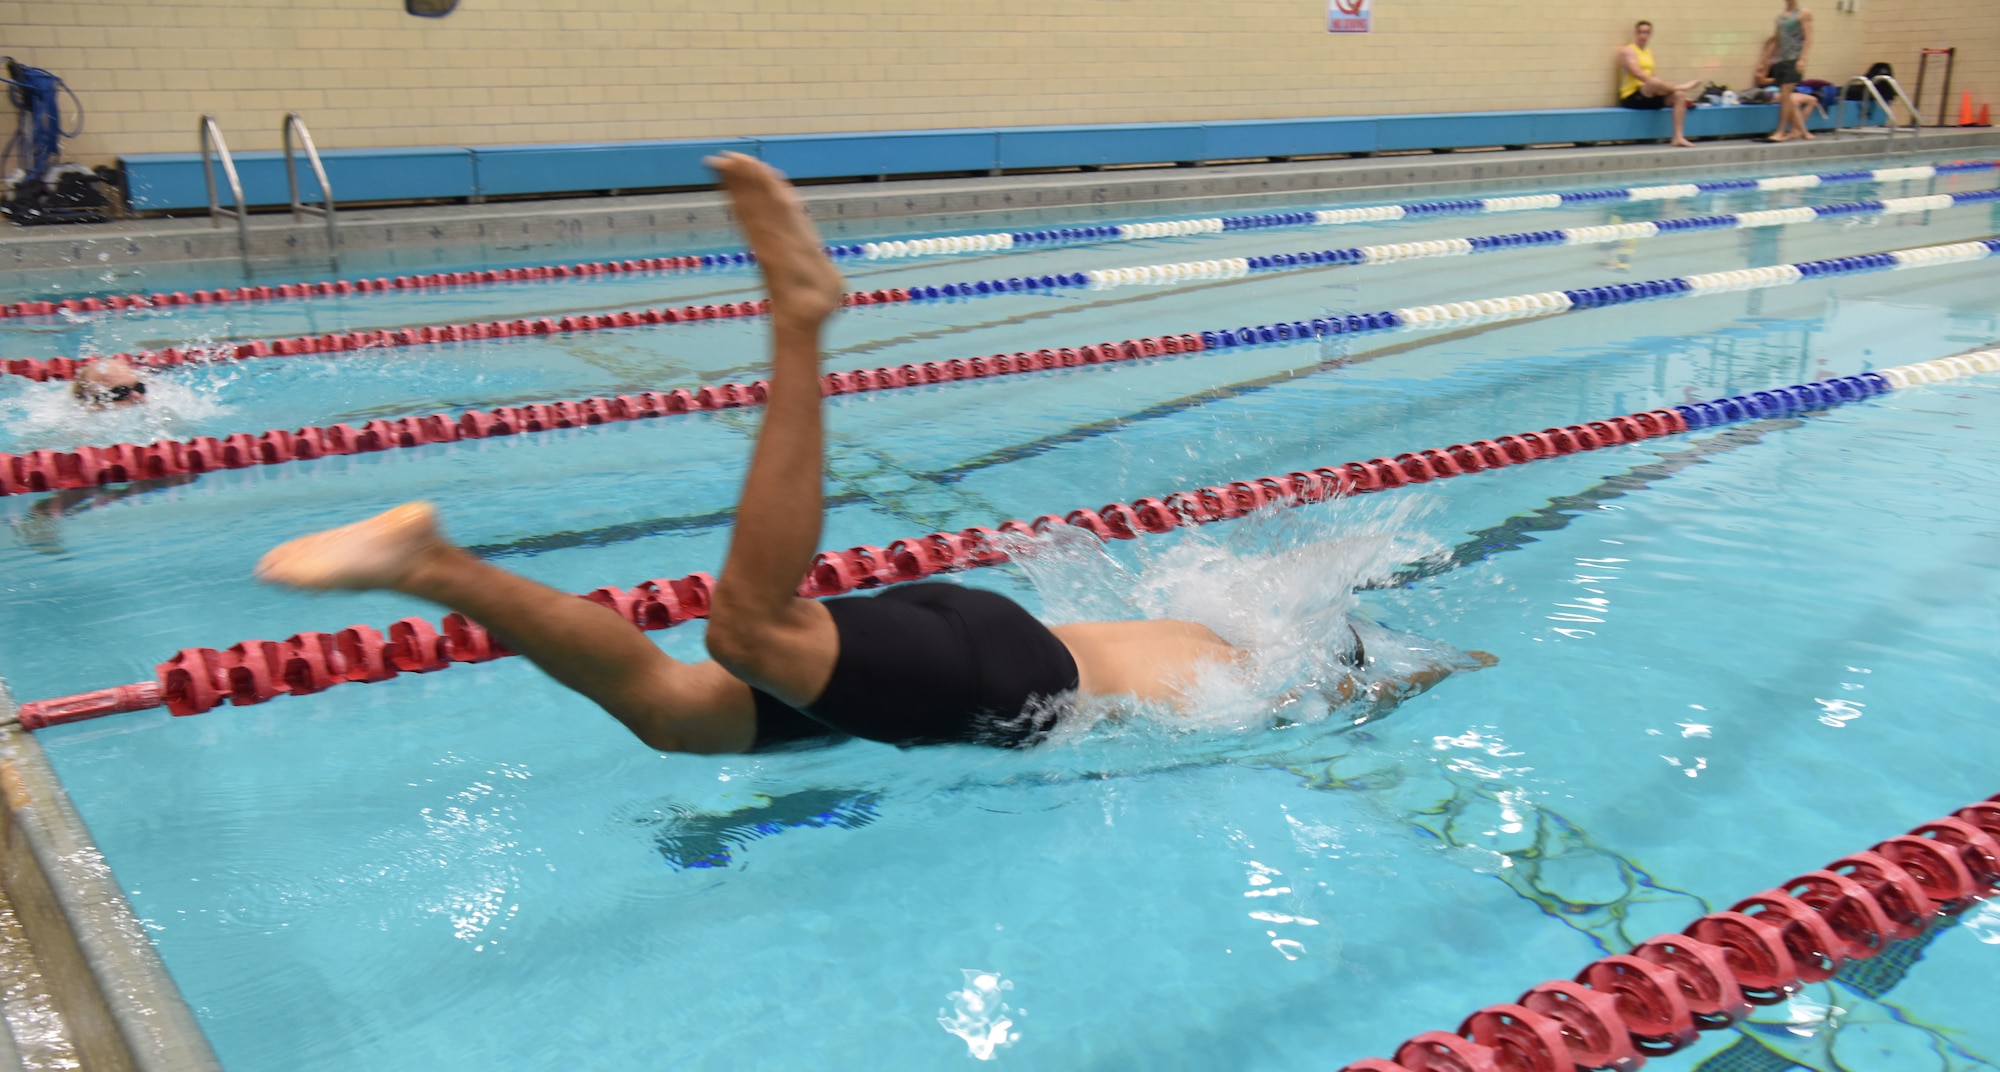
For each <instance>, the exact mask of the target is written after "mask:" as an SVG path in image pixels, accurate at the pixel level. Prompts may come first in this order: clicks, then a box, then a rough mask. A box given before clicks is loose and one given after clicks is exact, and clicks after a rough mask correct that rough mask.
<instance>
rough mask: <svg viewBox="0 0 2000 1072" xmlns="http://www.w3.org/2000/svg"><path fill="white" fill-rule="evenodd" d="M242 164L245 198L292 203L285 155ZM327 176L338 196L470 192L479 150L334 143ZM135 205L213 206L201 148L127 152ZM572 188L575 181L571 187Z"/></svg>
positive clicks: (304, 174) (302, 185)
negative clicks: (204, 182)
mask: <svg viewBox="0 0 2000 1072" xmlns="http://www.w3.org/2000/svg"><path fill="white" fill-rule="evenodd" d="M235 155H236V171H237V174H238V176H239V177H240V178H241V179H242V180H243V199H244V200H245V201H246V202H248V203H249V204H252V205H284V204H289V203H290V198H289V197H288V196H287V195H286V191H285V163H284V154H283V153H277V152H255V153H237V154H235ZM320 159H321V160H322V161H324V162H325V164H326V179H327V181H328V182H330V183H332V184H333V196H334V197H335V198H336V199H338V200H339V201H404V200H418V199H428V198H441V197H469V196H471V195H472V193H473V174H472V150H470V149H460V148H456V147H448V146H447V147H431V148H414V149H328V150H325V151H323V152H321V153H320ZM297 160H298V167H299V192H300V196H302V197H305V198H306V199H308V200H310V199H313V198H316V197H317V196H318V194H319V184H318V183H317V182H315V181H314V180H313V178H312V168H311V167H310V166H308V165H307V164H306V162H305V158H304V157H303V156H301V157H298V158H297ZM123 163H124V164H125V174H126V178H127V182H128V184H129V185H130V187H131V192H132V207H133V208H134V209H138V210H141V211H145V210H149V209H173V208H179V209H187V208H200V209H206V208H207V207H208V191H207V188H206V187H205V186H203V185H202V179H201V154H199V153H148V154H144V155H140V156H127V157H124V158H123ZM566 188H567V189H573V188H574V187H566ZM215 194H216V197H217V199H218V200H220V201H221V202H222V203H223V204H224V205H228V204H229V203H230V196H229V183H228V180H227V179H225V178H223V176H222V169H221V167H220V166H218V167H217V168H216V190H215Z"/></svg>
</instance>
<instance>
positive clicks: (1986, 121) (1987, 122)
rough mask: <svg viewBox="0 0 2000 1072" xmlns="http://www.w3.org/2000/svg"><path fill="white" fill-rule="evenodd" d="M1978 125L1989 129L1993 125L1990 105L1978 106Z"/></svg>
mask: <svg viewBox="0 0 2000 1072" xmlns="http://www.w3.org/2000/svg"><path fill="white" fill-rule="evenodd" d="M1978 125H1979V126H1982V127H1990V126H1992V125H1993V106H1992V105H1990V104H1982V105H1980V106H1979V123H1978Z"/></svg>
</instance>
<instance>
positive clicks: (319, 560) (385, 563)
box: [257, 502, 450, 591]
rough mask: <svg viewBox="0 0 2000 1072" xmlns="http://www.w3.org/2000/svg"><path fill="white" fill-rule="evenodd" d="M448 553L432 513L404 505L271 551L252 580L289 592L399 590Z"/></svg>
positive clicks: (416, 505) (425, 508)
mask: <svg viewBox="0 0 2000 1072" xmlns="http://www.w3.org/2000/svg"><path fill="white" fill-rule="evenodd" d="M449 550H450V545H449V544H447V543H445V541H444V537H442V536H440V535H438V530H437V508H436V507H433V506H432V505H431V504H430V503H427V502H412V503H404V504H403V505H401V506H398V507H396V508H395V509H392V510H388V511H385V512H383V513H380V514H376V515H375V516H374V517H371V518H369V519H367V520H366V521H356V522H355V523H354V524H352V525H342V526H340V527H339V528H334V529H327V530H325V531H323V532H315V533H313V534H312V535H310V536H301V537H299V538H298V539H296V540H292V541H290V542H288V543H284V544H280V545H278V546H277V547H275V548H272V549H271V550H270V551H269V552H267V553H266V554H265V555H264V557H263V558H262V559H261V560H259V561H258V563H257V579H258V580H260V581H268V582H270V583H273V584H283V585H289V586H290V587H293V588H314V589H322V590H323V589H331V588H345V589H351V590H357V591H366V590H370V589H377V588H393V589H399V590H400V589H405V588H407V587H408V585H409V582H410V579H411V576H412V574H413V573H414V572H415V571H416V570H417V569H418V567H420V566H422V565H423V564H424V563H425V562H426V561H427V560H429V559H430V558H433V557H435V556H437V555H440V554H445V553H448V552H449Z"/></svg>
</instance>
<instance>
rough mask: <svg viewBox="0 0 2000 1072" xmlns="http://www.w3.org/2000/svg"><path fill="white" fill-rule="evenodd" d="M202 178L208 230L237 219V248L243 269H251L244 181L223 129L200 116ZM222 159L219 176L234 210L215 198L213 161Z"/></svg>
mask: <svg viewBox="0 0 2000 1072" xmlns="http://www.w3.org/2000/svg"><path fill="white" fill-rule="evenodd" d="M197 133H198V134H199V135H200V136H201V178H202V181H203V182H205V183H207V184H208V222H209V226H211V227H220V226H222V217H224V216H235V217H236V248H237V250H238V251H239V252H240V253H242V255H243V267H244V268H245V269H248V268H249V267H250V213H249V210H248V209H247V208H246V207H245V206H244V204H243V180H242V179H240V178H238V177H237V176H236V158H235V157H232V156H230V155H229V146H228V145H227V144H225V143H224V142H223V140H222V128H221V127H220V126H218V125H216V122H215V116H213V115H204V116H202V117H201V128H200V130H199V131H198V132H197ZM216 157H221V158H222V173H223V175H225V176H227V177H228V179H229V195H230V197H232V198H234V199H235V201H236V207H235V208H233V209H232V208H223V207H222V205H221V204H220V203H219V202H218V201H216V199H215V158H216Z"/></svg>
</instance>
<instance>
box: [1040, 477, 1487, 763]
mask: <svg viewBox="0 0 2000 1072" xmlns="http://www.w3.org/2000/svg"><path fill="white" fill-rule="evenodd" d="M1426 508H1427V507H1426V505H1425V503H1424V501H1423V500H1422V499H1420V498H1417V497H1403V498H1400V499H1397V500H1394V501H1383V500H1358V501H1357V500H1345V501H1340V502H1335V503H1328V504H1323V505H1320V506H1315V507H1307V508H1299V509H1290V510H1285V509H1279V508H1276V507H1272V508H1266V509H1265V510H1261V511H1258V512H1257V513H1254V514H1251V515H1249V516H1247V517H1244V518H1242V519H1239V520H1237V521H1235V522H1232V523H1226V524H1222V525H1210V526H1206V527H1204V528H1201V529H1182V530H1179V531H1178V532H1177V534H1176V536H1174V537H1169V538H1167V539H1163V540H1157V541H1155V540H1145V541H1134V542H1133V543H1132V544H1129V545H1121V546H1119V547H1116V548H1114V547H1110V546H1107V545H1105V544H1104V543H1101V542H1100V541H1099V540H1098V539H1097V538H1096V537H1095V536H1092V535H1091V534H1090V533H1088V532H1087V531H1085V530H1082V529H1078V528H1072V527H1069V526H1056V527H1053V528H1051V529H1050V530H1049V532H1048V534H1047V535H1044V536H1040V537H1036V538H1034V539H1026V538H1016V539H1015V540H1013V541H1012V542H1011V543H1010V544H1009V546H1008V550H1009V552H1010V554H1011V555H1012V556H1013V558H1014V560H1015V561H1016V562H1017V563H1019V565H1020V567H1021V569H1022V571H1023V572H1025V573H1026V574H1027V576H1028V578H1029V580H1030V581H1032V582H1033V583H1034V585H1035V588H1036V591H1037V592H1038V593H1039V594H1040V596H1041V598H1042V605H1043V612H1042V615H1041V617H1042V619H1043V620H1044V621H1046V622H1048V623H1050V624H1052V625H1061V624H1066V623H1070V622H1079V621H1107V620H1120V619H1130V618H1153V619H1158V618H1173V619H1179V620H1182V621H1191V622H1197V623H1199V624H1201V625H1205V626H1207V627H1208V628H1210V629H1212V630H1214V631H1215V633H1216V634H1217V635H1218V636H1221V637H1222V638H1223V639H1224V640H1227V641H1228V642H1229V643H1231V644H1234V645H1236V646H1237V647H1240V648H1242V649H1244V650H1245V651H1247V652H1249V653H1250V654H1249V657H1248V658H1245V659H1242V660H1240V661H1237V662H1234V663H1220V662H1217V663H1209V664H1205V665H1204V666H1203V667H1201V668H1199V669H1198V670H1197V671H1195V672H1194V675H1193V678H1192V680H1189V681H1185V682H1181V683H1180V686H1181V691H1182V692H1183V694H1184V695H1185V696H1186V697H1187V702H1186V703H1184V704H1183V705H1181V706H1180V707H1178V708H1177V709H1176V710H1174V711H1172V712H1161V711H1151V710H1145V709H1140V710H1138V711H1136V712H1135V711H1134V707H1133V705H1132V704H1130V703H1124V704H1110V705H1104V704H1099V703H1097V702H1094V701H1093V702H1089V703H1086V704H1084V705H1082V709H1080V710H1079V711H1078V712H1077V717H1072V718H1068V719H1066V720H1065V722H1064V726H1063V728H1062V729H1061V730H1059V731H1058V734H1059V736H1068V735H1070V734H1071V733H1073V732H1076V731H1078V730H1080V729H1086V728H1088V727H1089V726H1091V725H1092V724H1095V723H1098V722H1101V721H1102V720H1104V719H1106V718H1110V719H1119V718H1124V717H1130V716H1132V715H1134V714H1135V713H1136V714H1137V715H1138V716H1139V717H1142V718H1148V719H1149V720H1152V721H1166V722H1168V723H1169V724H1171V725H1174V726H1175V727H1177V728H1181V729H1208V730H1243V729H1264V728H1268V727H1270V726H1271V725H1272V722H1273V716H1274V714H1275V715H1277V716H1278V717H1279V718H1280V719H1282V720H1283V721H1286V722H1290V723H1298V722H1305V721H1316V720H1319V719H1323V718H1325V717H1327V715H1328V714H1329V713H1330V712H1331V711H1332V710H1333V709H1334V708H1336V707H1339V706H1341V701H1340V700H1338V699H1337V698H1336V697H1337V694H1338V691H1339V689H1340V687H1341V686H1342V685H1343V684H1344V683H1348V682H1352V683H1353V684H1354V685H1356V686H1359V689H1360V691H1361V693H1362V698H1363V699H1364V700H1367V701H1368V703H1366V704H1363V703H1362V702H1361V701H1356V702H1355V703H1354V704H1353V707H1352V710H1350V712H1349V713H1350V714H1352V715H1353V716H1354V720H1355V721H1365V720H1366V719H1367V718H1368V717H1374V715H1375V714H1378V713H1379V710H1380V709H1386V706H1388V705H1386V704H1383V703H1381V702H1379V701H1380V700H1382V699H1390V700H1391V702H1393V697H1390V696H1388V695H1387V694H1386V693H1385V691H1384V690H1388V691H1390V692H1393V691H1394V689H1395V688H1397V687H1398V685H1397V679H1398V678H1400V677H1402V676H1404V675H1407V674H1409V673H1411V672H1414V671H1418V670H1422V669H1426V668H1434V667H1438V666H1447V667H1451V668H1454V669H1458V668H1467V667H1471V666H1474V665H1477V664H1476V663H1475V662H1474V661H1473V660H1471V659H1469V658H1468V657H1467V656H1466V655H1465V654H1464V653H1462V652H1459V651H1458V650H1456V649H1454V648H1450V647H1448V646H1446V645H1442V644H1438V643H1435V642H1431V641H1426V640H1424V639H1422V638H1420V637H1414V636H1410V635H1407V634H1403V633H1398V632H1395V631H1393V630H1390V629H1386V628H1384V627H1382V626H1379V625H1376V624H1374V623H1373V622H1371V621H1368V620H1367V619H1366V618H1365V617H1363V616H1360V615H1358V614H1357V611H1358V610H1359V608H1360V597H1359V595H1358V594H1357V590H1358V589H1361V588H1363V587H1366V586H1368V585H1371V584H1375V583H1380V582H1384V581H1387V580H1389V579H1390V578H1391V577H1393V576H1394V575H1395V573H1396V571H1397V570H1398V569H1399V568H1401V567H1403V566H1405V565H1408V564H1411V563H1416V562H1422V561H1425V560H1428V559H1432V558H1434V557H1436V556H1438V555H1440V554H1443V553H1444V552H1445V548H1444V546H1443V545H1442V544H1441V543H1440V542H1439V541H1438V540H1436V539H1435V538H1434V537H1432V536H1430V535H1429V534H1428V533H1426V532H1425V531H1423V529H1422V528H1421V527H1420V525H1419V524H1418V521H1419V519H1420V518H1421V516H1422V514H1423V513H1424V511H1425V510H1426ZM1127 547H1129V548H1130V550H1129V551H1128V550H1126V548H1127ZM1357 642H1359V643H1360V644H1361V645H1362V646H1363V648H1364V649H1365V653H1366V656H1367V661H1366V665H1365V667H1363V668H1362V669H1361V670H1360V671H1359V672H1357V671H1356V669H1355V668H1354V666H1353V665H1352V659H1353V657H1354V654H1355V645H1356V643H1357ZM1364 706H1366V707H1368V708H1370V709H1371V710H1370V711H1365V712H1364V711H1362V710H1361V708H1362V707H1364Z"/></svg>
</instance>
